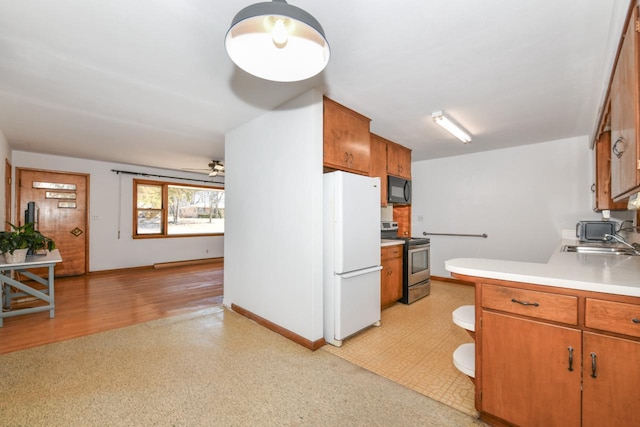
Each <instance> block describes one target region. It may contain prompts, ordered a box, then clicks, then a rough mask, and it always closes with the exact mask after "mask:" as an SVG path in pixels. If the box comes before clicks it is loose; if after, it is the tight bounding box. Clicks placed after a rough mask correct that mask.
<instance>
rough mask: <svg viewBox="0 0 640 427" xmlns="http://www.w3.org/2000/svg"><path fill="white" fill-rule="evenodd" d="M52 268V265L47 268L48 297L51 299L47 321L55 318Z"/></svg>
mask: <svg viewBox="0 0 640 427" xmlns="http://www.w3.org/2000/svg"><path fill="white" fill-rule="evenodd" d="M53 267H55V265H54V264H51V265H50V266H49V296H50V297H51V310H49V319H53V318H54V317H56V308H55V307H56V303H55V300H54V295H55V294H54V292H53Z"/></svg>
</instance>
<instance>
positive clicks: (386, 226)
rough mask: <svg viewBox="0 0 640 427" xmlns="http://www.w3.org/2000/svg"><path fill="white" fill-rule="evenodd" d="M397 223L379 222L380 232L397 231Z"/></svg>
mask: <svg viewBox="0 0 640 427" xmlns="http://www.w3.org/2000/svg"><path fill="white" fill-rule="evenodd" d="M397 230H398V223H397V222H395V221H380V231H397Z"/></svg>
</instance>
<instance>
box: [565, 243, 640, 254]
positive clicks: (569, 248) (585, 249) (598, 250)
mask: <svg viewBox="0 0 640 427" xmlns="http://www.w3.org/2000/svg"><path fill="white" fill-rule="evenodd" d="M562 252H578V253H581V254H609V255H633V256H638V255H640V254H639V253H638V252H635V251H633V250H632V249H631V248H624V247H620V246H587V245H564V246H563V247H562Z"/></svg>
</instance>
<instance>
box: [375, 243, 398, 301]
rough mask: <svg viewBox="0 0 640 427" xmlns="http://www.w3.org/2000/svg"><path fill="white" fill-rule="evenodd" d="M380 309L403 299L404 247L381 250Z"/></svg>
mask: <svg viewBox="0 0 640 427" xmlns="http://www.w3.org/2000/svg"><path fill="white" fill-rule="evenodd" d="M380 252H381V265H382V270H381V271H380V307H382V308H386V307H389V306H391V305H393V304H395V303H396V302H397V301H398V300H399V299H400V298H402V245H393V246H385V247H383V248H381V251H380Z"/></svg>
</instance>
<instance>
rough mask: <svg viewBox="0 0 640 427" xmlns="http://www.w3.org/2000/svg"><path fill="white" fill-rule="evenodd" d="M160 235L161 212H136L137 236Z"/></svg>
mask: <svg viewBox="0 0 640 427" xmlns="http://www.w3.org/2000/svg"><path fill="white" fill-rule="evenodd" d="M160 233H162V211H157V210H145V211H138V230H137V234H160Z"/></svg>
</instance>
